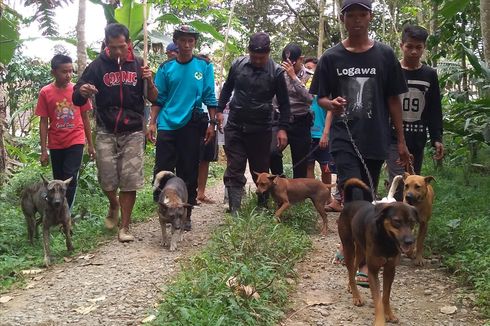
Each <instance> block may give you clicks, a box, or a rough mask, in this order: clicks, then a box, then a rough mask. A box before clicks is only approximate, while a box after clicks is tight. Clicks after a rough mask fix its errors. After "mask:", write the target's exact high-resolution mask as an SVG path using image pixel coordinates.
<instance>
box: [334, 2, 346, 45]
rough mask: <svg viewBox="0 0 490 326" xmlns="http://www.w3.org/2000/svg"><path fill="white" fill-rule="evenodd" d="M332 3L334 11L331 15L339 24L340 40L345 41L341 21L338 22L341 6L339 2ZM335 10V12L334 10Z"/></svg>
mask: <svg viewBox="0 0 490 326" xmlns="http://www.w3.org/2000/svg"><path fill="white" fill-rule="evenodd" d="M333 1H334V6H335V8H334V11H333V14H334V15H335V17H336V19H337V21H338V22H339V31H340V39H341V40H344V39H345V30H344V24H342V21H341V20H340V9H341V8H342V7H341V6H342V4H341V3H340V0H333ZM335 9H337V10H335Z"/></svg>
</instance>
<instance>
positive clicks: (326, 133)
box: [319, 111, 332, 149]
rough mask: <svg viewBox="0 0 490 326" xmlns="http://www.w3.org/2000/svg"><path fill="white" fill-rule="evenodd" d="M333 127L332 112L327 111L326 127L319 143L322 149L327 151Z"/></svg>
mask: <svg viewBox="0 0 490 326" xmlns="http://www.w3.org/2000/svg"><path fill="white" fill-rule="evenodd" d="M331 125H332V111H327V115H326V116H325V127H324V128H323V133H322V137H321V138H320V142H319V145H320V148H321V149H325V148H327V146H328V140H329V135H330V126H331Z"/></svg>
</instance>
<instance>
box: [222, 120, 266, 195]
mask: <svg viewBox="0 0 490 326" xmlns="http://www.w3.org/2000/svg"><path fill="white" fill-rule="evenodd" d="M271 138H272V132H271V130H270V129H269V130H263V131H258V130H257V131H254V132H247V133H245V132H244V131H243V130H242V129H241V128H240V127H238V126H231V125H230V124H229V123H228V124H227V126H226V128H225V153H226V158H227V160H228V166H227V167H226V171H225V175H224V177H223V181H224V183H225V186H226V187H243V186H245V183H246V182H247V178H245V168H246V166H247V159H248V164H249V168H250V173H251V174H252V178H253V180H254V182H255V181H256V180H257V176H256V175H255V173H253V172H258V173H261V172H268V171H269V157H270V156H269V152H270V144H271Z"/></svg>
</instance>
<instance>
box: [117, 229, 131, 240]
mask: <svg viewBox="0 0 490 326" xmlns="http://www.w3.org/2000/svg"><path fill="white" fill-rule="evenodd" d="M117 238H118V239H119V242H131V241H134V236H133V235H132V234H131V233H129V229H128V228H122V229H120V230H119V234H118V236H117Z"/></svg>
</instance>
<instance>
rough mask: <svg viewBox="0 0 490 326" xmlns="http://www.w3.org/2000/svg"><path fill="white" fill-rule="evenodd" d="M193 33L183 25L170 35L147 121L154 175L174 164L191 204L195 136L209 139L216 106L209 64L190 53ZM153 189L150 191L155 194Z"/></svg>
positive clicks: (196, 147)
mask: <svg viewBox="0 0 490 326" xmlns="http://www.w3.org/2000/svg"><path fill="white" fill-rule="evenodd" d="M198 36H199V33H198V32H197V31H196V30H195V29H194V28H193V27H191V26H188V25H181V26H179V27H177V28H176V29H175V31H174V35H173V39H174V42H175V44H176V45H177V47H178V48H179V53H178V55H177V57H176V58H174V59H171V60H168V61H165V62H164V63H162V64H161V65H160V67H159V68H158V71H157V73H156V75H155V85H156V86H157V88H158V101H157V103H156V104H157V105H156V106H153V107H152V109H151V113H150V125H149V127H148V131H149V137H150V140H151V141H153V142H155V133H156V132H157V130H158V132H157V137H156V156H155V168H154V169H153V173H154V176H155V175H156V174H157V173H158V172H160V171H164V170H166V171H174V170H175V171H176V174H177V176H179V177H180V178H182V179H183V180H184V182H185V183H186V186H187V192H188V195H189V197H188V203H189V204H190V205H193V206H194V205H196V204H197V201H196V197H197V178H198V171H199V148H200V141H201V138H204V143H205V144H208V143H210V142H211V141H213V139H214V137H215V126H216V119H215V114H216V107H217V106H218V102H217V101H216V96H215V93H214V70H213V64H212V63H211V62H209V60H206V59H204V58H202V57H198V56H194V55H193V50H194V48H195V46H196V42H197V38H198ZM202 104H205V105H206V106H207V108H208V113H204V112H203V111H202ZM208 121H209V126H208ZM203 126H204V127H203ZM159 194H160V192H159V191H158V190H157V191H155V193H154V199H155V200H157V199H158V196H159ZM191 214H192V209H187V215H188V216H187V221H186V222H185V223H184V230H186V231H190V230H191Z"/></svg>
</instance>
